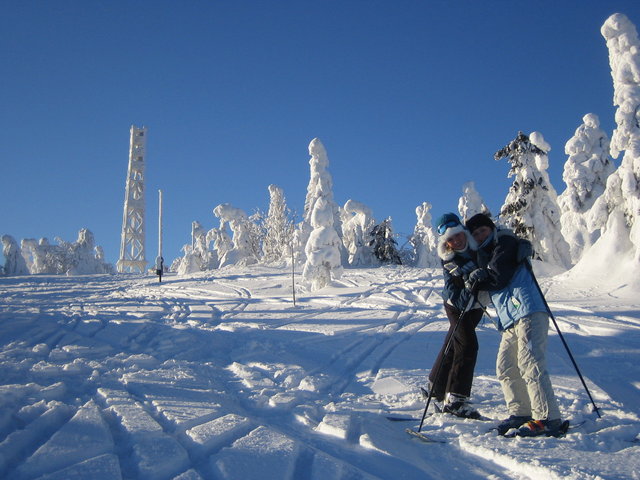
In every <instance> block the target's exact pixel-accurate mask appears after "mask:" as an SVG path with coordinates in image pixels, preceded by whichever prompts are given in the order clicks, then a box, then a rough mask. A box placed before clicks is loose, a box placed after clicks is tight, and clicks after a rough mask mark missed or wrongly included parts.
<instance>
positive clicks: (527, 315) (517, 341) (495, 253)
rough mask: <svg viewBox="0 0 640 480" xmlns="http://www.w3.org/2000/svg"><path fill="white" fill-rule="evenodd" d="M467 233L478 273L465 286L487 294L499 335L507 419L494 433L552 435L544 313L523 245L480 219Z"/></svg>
mask: <svg viewBox="0 0 640 480" xmlns="http://www.w3.org/2000/svg"><path fill="white" fill-rule="evenodd" d="M466 227H467V229H468V230H469V232H471V235H472V236H473V238H474V239H475V241H476V242H477V244H478V250H477V264H478V267H479V268H478V269H476V270H474V271H473V272H471V273H470V274H469V281H470V282H475V284H476V286H477V287H478V288H479V289H480V290H486V291H488V292H489V294H490V296H491V301H492V303H493V306H494V307H495V309H496V313H497V316H498V319H497V327H498V330H499V331H501V333H502V339H501V341H500V347H499V349H498V356H497V360H496V373H497V376H498V380H499V381H500V385H501V387H502V391H503V393H504V397H505V402H506V404H507V410H508V412H509V415H510V416H509V418H507V419H506V420H504V421H503V422H502V423H501V424H500V425H499V426H498V432H499V433H500V434H505V433H507V431H509V430H510V429H512V428H517V429H518V430H517V433H516V435H519V436H537V435H556V434H558V432H559V429H560V428H561V425H562V420H561V418H560V410H559V408H558V402H557V400H556V397H555V394H554V392H553V387H552V385H551V380H550V378H549V373H548V372H547V359H546V349H547V335H548V330H549V313H548V311H547V308H546V305H545V302H544V299H543V297H542V293H541V292H540V290H539V288H537V286H536V284H535V279H534V278H533V276H532V273H531V270H530V265H529V263H528V262H529V261H528V259H527V258H526V257H527V255H523V253H522V245H523V243H522V241H521V240H519V239H518V238H517V237H516V236H515V235H514V234H513V232H512V231H511V230H509V229H500V230H498V229H496V226H495V224H494V223H493V221H492V220H491V218H489V217H488V216H487V215H484V214H478V215H474V216H473V217H471V218H470V219H469V220H467V222H466ZM527 243H528V242H527ZM525 245H526V244H525ZM530 246H531V244H530V243H528V249H529V251H528V254H529V255H528V256H530V253H531V249H530V248H531V247H530ZM519 250H520V251H519ZM525 250H526V248H525Z"/></svg>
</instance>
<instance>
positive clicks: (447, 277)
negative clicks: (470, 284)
mask: <svg viewBox="0 0 640 480" xmlns="http://www.w3.org/2000/svg"><path fill="white" fill-rule="evenodd" d="M442 270H443V271H444V288H443V290H442V298H443V299H444V301H445V302H446V301H447V300H451V303H452V304H453V306H454V307H455V308H457V309H458V310H460V311H463V310H464V309H465V307H466V306H467V304H468V303H469V299H470V297H471V292H469V290H467V289H466V288H465V286H464V279H463V278H462V277H461V276H459V275H452V274H451V273H450V272H449V270H447V269H446V268H444V262H443V268H442Z"/></svg>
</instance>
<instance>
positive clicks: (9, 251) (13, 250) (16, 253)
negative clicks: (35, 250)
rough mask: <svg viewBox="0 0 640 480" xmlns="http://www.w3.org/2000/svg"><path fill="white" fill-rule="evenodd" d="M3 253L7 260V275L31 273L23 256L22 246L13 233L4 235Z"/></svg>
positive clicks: (5, 270)
mask: <svg viewBox="0 0 640 480" xmlns="http://www.w3.org/2000/svg"><path fill="white" fill-rule="evenodd" d="M2 254H3V255H4V262H5V263H4V274H5V275H9V276H14V275H29V270H28V269H27V263H26V262H25V260H24V257H23V256H22V251H21V250H20V246H19V245H18V242H16V240H15V238H13V237H12V236H11V235H2Z"/></svg>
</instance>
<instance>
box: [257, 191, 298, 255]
mask: <svg viewBox="0 0 640 480" xmlns="http://www.w3.org/2000/svg"><path fill="white" fill-rule="evenodd" d="M269 198H270V201H269V212H268V213H267V218H266V220H265V222H264V228H265V237H264V242H263V246H262V250H263V252H264V261H265V262H278V261H281V260H283V259H285V258H286V257H288V253H287V252H289V248H290V243H291V235H292V229H293V225H292V223H291V220H289V209H288V208H287V202H286V200H285V197H284V191H283V190H282V188H280V187H278V186H277V185H269Z"/></svg>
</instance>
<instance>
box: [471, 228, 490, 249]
mask: <svg viewBox="0 0 640 480" xmlns="http://www.w3.org/2000/svg"><path fill="white" fill-rule="evenodd" d="M489 235H491V227H487V226H486V225H483V226H481V227H478V228H476V229H475V230H474V231H473V233H472V234H471V236H472V237H473V239H474V240H475V241H476V242H478V245H480V244H482V242H484V241H485V240H486V239H487V237H488V236H489Z"/></svg>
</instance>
